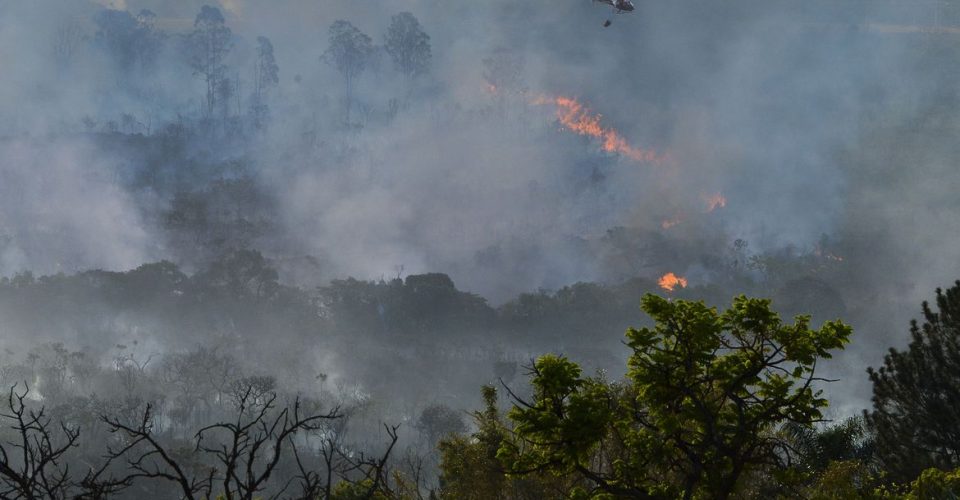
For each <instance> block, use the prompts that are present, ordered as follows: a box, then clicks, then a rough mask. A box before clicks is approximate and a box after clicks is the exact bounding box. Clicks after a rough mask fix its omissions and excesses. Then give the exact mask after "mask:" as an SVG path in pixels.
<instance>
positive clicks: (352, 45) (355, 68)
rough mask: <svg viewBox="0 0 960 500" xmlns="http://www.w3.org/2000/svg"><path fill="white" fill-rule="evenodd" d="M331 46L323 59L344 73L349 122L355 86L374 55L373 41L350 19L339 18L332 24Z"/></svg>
mask: <svg viewBox="0 0 960 500" xmlns="http://www.w3.org/2000/svg"><path fill="white" fill-rule="evenodd" d="M329 41H330V46H329V47H328V48H327V51H326V52H324V54H323V60H324V61H326V62H327V64H330V65H332V66H333V67H335V68H336V69H337V71H339V72H340V74H341V75H343V81H344V85H345V89H346V110H347V111H346V112H347V122H348V123H349V121H350V107H351V106H352V104H353V87H354V84H355V82H356V80H357V78H358V77H359V76H360V75H361V74H363V72H364V70H366V69H367V66H368V65H369V64H370V61H371V59H372V57H373V53H374V48H373V41H372V40H371V38H370V37H369V36H367V35H366V34H365V33H363V32H362V31H360V30H359V29H358V28H357V27H356V26H354V25H353V24H351V23H350V22H348V21H344V20H342V19H341V20H337V21H334V22H333V24H331V25H330V30H329Z"/></svg>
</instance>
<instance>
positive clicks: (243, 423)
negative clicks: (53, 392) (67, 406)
mask: <svg viewBox="0 0 960 500" xmlns="http://www.w3.org/2000/svg"><path fill="white" fill-rule="evenodd" d="M276 400H277V395H276V393H266V394H260V393H259V392H258V391H257V390H256V388H254V387H253V386H251V385H248V386H247V387H246V389H244V390H243V391H242V393H241V394H239V396H238V399H237V401H236V403H237V410H236V415H235V418H234V419H233V420H231V421H222V422H218V423H215V424H212V425H208V426H206V427H204V428H202V429H200V430H199V431H198V432H197V433H196V435H195V437H194V439H195V443H196V445H195V453H194V455H197V454H200V455H206V456H208V457H212V458H213V459H214V460H213V461H214V463H215V465H209V466H205V467H191V466H190V464H189V463H187V461H186V459H185V458H184V457H181V456H178V455H179V453H178V452H177V450H174V449H172V448H171V447H170V446H169V445H167V444H165V443H164V442H163V441H162V440H161V439H159V438H158V436H157V433H156V432H155V430H154V425H155V416H154V414H153V413H152V408H151V406H150V405H147V407H146V410H145V411H144V412H143V415H142V418H141V419H140V420H139V422H136V423H127V422H124V421H122V420H121V419H119V418H116V417H111V416H104V417H103V422H104V423H105V424H106V425H107V426H108V427H109V428H110V430H111V432H113V433H115V434H117V435H119V436H121V437H122V441H121V442H122V443H123V444H122V446H120V447H118V448H115V449H111V450H110V451H109V452H108V456H109V457H110V458H111V459H119V458H120V457H128V458H127V464H128V467H129V470H130V472H129V477H130V478H146V479H154V480H163V481H169V482H172V483H174V484H176V485H177V486H178V487H179V489H180V492H181V494H182V496H183V498H187V499H191V500H192V499H195V498H210V497H211V496H212V493H213V492H218V493H220V494H221V495H222V496H223V498H226V499H241V500H253V499H254V498H259V497H260V493H261V492H262V491H263V490H264V489H266V487H267V485H268V481H269V480H270V478H271V475H272V474H273V472H274V470H275V469H276V468H277V465H278V464H279V463H280V460H281V458H282V457H283V456H284V455H285V449H286V447H288V446H289V447H293V446H294V441H293V438H294V436H295V435H297V434H298V433H304V432H308V431H312V430H316V429H320V428H321V427H320V426H321V424H322V423H323V421H326V420H333V419H338V418H340V415H339V413H338V411H339V409H338V408H334V409H333V410H331V411H329V412H326V413H309V414H307V413H304V411H303V407H302V405H301V401H300V399H299V398H296V399H295V400H294V401H293V404H292V405H290V406H288V407H284V408H278V407H277V402H276ZM197 452H199V453H197ZM201 470H202V471H203V472H199V471H201ZM286 484H287V485H289V484H290V483H289V482H287V483H286ZM283 489H286V487H283ZM283 489H281V491H280V493H282V492H283ZM278 495H279V493H278Z"/></svg>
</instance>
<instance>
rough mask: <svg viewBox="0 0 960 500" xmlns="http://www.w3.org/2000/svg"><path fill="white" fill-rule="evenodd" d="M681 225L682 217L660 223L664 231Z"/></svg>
mask: <svg viewBox="0 0 960 500" xmlns="http://www.w3.org/2000/svg"><path fill="white" fill-rule="evenodd" d="M679 223H680V217H674V218H672V219H667V220H664V221H663V222H661V223H660V227H661V228H663V229H670V228H671V227H673V226H676V225H677V224H679Z"/></svg>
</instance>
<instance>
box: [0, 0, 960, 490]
mask: <svg viewBox="0 0 960 500" xmlns="http://www.w3.org/2000/svg"><path fill="white" fill-rule="evenodd" d="M636 3H637V5H638V9H637V11H636V12H634V13H633V14H630V15H618V16H615V17H613V18H612V19H613V23H612V25H611V26H609V27H604V26H603V21H604V20H605V19H606V18H607V17H610V15H609V14H610V13H609V12H608V11H607V10H606V7H602V6H601V5H598V4H592V2H587V1H577V2H573V1H571V2H555V1H547V0H538V1H526V2H516V1H502V2H501V1H492V2H455V3H451V2H442V1H436V0H410V1H403V2H386V1H370V2H310V1H300V0H295V1H290V2H282V3H278V4H274V3H268V2H247V1H226V0H224V1H222V2H220V3H213V2H211V3H210V4H209V5H205V4H204V3H203V2H194V1H191V0H183V1H176V2H159V1H157V2H154V1H149V0H139V1H135V0H127V1H123V2H105V1H101V2H95V1H76V2H74V1H54V0H40V1H36V2H16V1H13V0H7V1H3V0H0V61H2V62H3V64H2V68H3V69H2V71H3V74H4V77H3V80H2V82H0V275H2V276H5V277H4V278H2V280H0V335H2V337H0V338H2V346H0V347H2V348H3V352H2V354H0V383H2V385H3V386H5V387H10V386H13V389H12V392H11V393H10V394H11V398H10V401H9V404H8V405H7V406H8V407H9V409H10V410H11V411H12V412H13V413H12V414H11V415H12V416H13V417H15V416H16V415H17V413H16V411H15V410H16V409H17V408H21V409H25V410H24V411H25V412H26V413H23V415H27V416H28V417H29V414H28V413H29V412H28V410H32V411H39V408H41V407H42V408H44V409H45V412H46V413H45V414H44V417H43V419H41V420H43V421H46V420H45V419H47V418H49V419H50V420H49V422H61V421H62V422H66V424H65V427H64V428H63V429H62V431H63V432H61V433H60V434H58V435H57V436H56V439H54V441H56V442H67V443H72V441H71V438H70V436H71V435H72V434H71V433H72V432H74V429H79V430H80V432H81V434H80V436H81V437H80V438H77V441H76V443H73V444H75V445H76V446H72V447H68V449H64V450H63V456H58V457H57V460H56V461H57V462H58V463H60V464H67V463H69V464H73V465H72V466H71V467H72V469H73V470H74V471H75V473H74V474H73V475H72V476H70V478H69V480H66V479H65V480H64V484H67V483H69V484H70V485H71V487H72V488H73V487H75V488H79V489H83V488H86V489H87V490H89V491H90V492H99V493H96V494H111V493H115V494H116V495H118V496H119V497H121V498H124V497H126V496H130V497H133V496H140V497H142V496H143V495H148V496H150V497H156V498H161V497H163V495H167V496H169V497H171V498H179V497H180V496H182V494H183V493H184V491H188V490H189V491H192V492H193V493H192V494H194V495H197V497H202V495H203V494H204V491H206V494H210V491H208V490H204V488H207V487H209V486H210V484H209V478H208V477H207V476H205V474H207V472H208V469H209V466H210V464H214V463H218V460H220V462H219V463H220V466H221V468H220V469H218V471H215V472H214V473H213V474H214V476H216V477H218V478H219V477H221V475H222V474H224V469H223V467H229V464H228V463H227V462H229V460H227V459H226V458H223V457H220V456H219V455H217V453H219V452H218V451H217V450H219V449H220V448H219V447H218V445H219V444H222V443H227V442H230V439H233V438H236V436H237V435H238V434H237V433H238V432H240V431H238V430H237V429H236V428H227V427H217V428H212V429H211V428H207V430H206V431H204V432H206V433H207V435H208V438H207V439H208V440H207V441H203V440H202V439H200V441H198V440H197V439H198V438H200V437H203V436H201V434H203V432H201V434H198V431H200V430H201V429H204V428H205V426H208V425H210V424H211V423H214V422H234V421H236V422H255V423H256V424H255V425H254V427H256V428H259V427H257V426H259V425H260V424H262V423H265V422H267V423H271V422H274V421H275V420H273V419H277V418H279V420H276V422H279V423H278V425H277V426H276V427H274V428H272V429H273V430H271V431H270V432H265V433H263V434H260V435H259V437H258V438H256V439H261V440H262V441H261V442H260V444H258V445H257V447H261V446H262V447H263V449H267V448H269V449H270V450H271V451H269V452H265V453H266V454H265V455H264V456H268V457H269V454H270V453H273V450H281V451H283V453H282V454H281V455H282V456H280V455H278V456H279V457H280V458H278V461H277V462H272V463H273V464H274V465H272V466H271V467H275V469H269V470H268V472H267V473H266V474H265V475H261V476H257V475H256V474H254V473H253V472H250V473H249V474H252V476H249V477H248V478H247V479H245V480H242V479H240V478H237V479H236V481H237V486H236V487H235V490H236V491H237V492H241V491H245V492H246V493H243V494H241V493H237V494H238V495H239V497H240V498H253V497H254V496H255V495H260V494H263V493H264V492H266V494H273V493H279V492H280V491H281V490H283V494H285V495H288V496H292V497H297V495H298V494H299V493H295V490H296V488H295V487H294V486H293V485H294V484H296V485H298V486H297V488H299V487H302V488H303V492H305V493H302V495H303V496H311V495H312V496H314V497H316V496H319V495H321V494H324V492H325V494H326V496H327V497H329V496H330V495H331V490H330V489H327V488H331V489H332V488H335V487H336V484H337V482H338V481H340V480H342V481H344V482H343V484H347V485H352V486H350V487H357V488H361V489H362V488H369V484H370V481H374V484H375V485H376V484H379V483H389V482H391V481H394V483H391V484H393V487H394V488H395V489H397V490H398V491H399V490H402V489H403V488H409V491H417V492H426V491H429V490H430V489H431V488H433V489H436V485H437V481H438V479H437V474H438V458H437V455H436V453H435V446H436V444H437V442H438V441H439V440H440V439H441V437H443V436H445V435H447V434H449V433H464V432H467V431H468V429H471V426H472V425H473V422H472V420H471V419H470V418H469V416H470V413H469V412H471V411H472V410H474V409H475V408H478V407H479V406H480V404H481V399H480V391H479V388H480V386H481V385H483V384H488V383H493V384H499V383H500V382H503V383H505V384H507V385H509V386H511V387H514V388H517V389H516V390H517V391H520V392H519V393H520V394H523V391H524V390H525V389H523V388H522V386H523V385H524V383H525V377H526V375H527V368H525V367H527V366H528V365H529V363H530V361H531V360H532V359H533V358H536V357H537V356H540V355H541V354H543V353H549V352H552V353H562V354H565V355H568V356H570V357H571V358H572V359H576V360H578V361H580V362H581V363H582V365H583V367H584V368H585V369H586V370H587V371H590V372H591V373H592V372H598V373H604V374H605V376H606V377H610V378H612V379H616V378H617V377H620V376H622V375H623V370H624V368H623V367H624V366H625V363H624V362H625V361H626V359H627V354H626V352H625V351H624V348H623V343H622V339H623V335H622V334H623V331H624V330H625V329H626V328H627V327H629V326H638V325H642V324H646V322H648V321H649V320H648V319H647V318H645V317H643V316H642V315H641V314H640V313H639V311H638V310H637V305H638V304H639V302H640V298H641V297H642V296H643V294H644V293H648V292H653V293H659V294H662V295H666V296H669V297H671V298H675V299H701V300H704V301H706V302H707V303H708V304H711V305H723V304H727V303H729V299H730V297H732V296H735V295H738V294H747V295H751V296H762V297H770V298H772V299H773V305H774V307H775V308H776V309H777V310H778V311H779V312H780V313H781V314H783V315H784V316H786V317H790V316H793V315H795V314H811V315H812V316H813V320H814V323H816V324H819V323H820V322H822V321H825V320H828V319H836V318H843V319H844V320H845V321H847V322H849V323H850V324H852V325H853V327H854V330H855V332H856V333H855V336H854V340H853V343H852V345H851V347H850V348H848V349H847V350H846V351H844V352H843V353H842V354H840V355H838V356H837V357H836V358H835V359H833V360H831V361H830V362H829V363H827V364H826V366H825V367H824V368H825V371H826V373H827V375H828V376H830V377H836V378H840V379H842V382H840V383H838V384H832V385H831V386H829V387H825V389H826V390H827V394H828V395H829V396H830V398H831V401H832V407H831V410H830V411H831V412H832V413H831V414H832V415H833V416H837V417H843V416H847V415H850V414H853V413H855V412H858V411H859V410H860V409H861V408H864V407H865V406H867V404H868V401H867V395H866V394H867V392H866V391H867V390H868V387H869V384H868V382H869V380H868V378H867V377H866V376H865V374H864V373H863V370H864V367H865V366H870V365H878V364H879V363H880V362H881V360H882V355H883V353H884V352H885V351H886V350H887V348H888V347H890V346H891V345H893V346H902V345H904V344H906V342H907V341H908V340H909V338H908V335H907V328H906V327H907V323H908V320H909V318H910V317H911V315H912V314H913V311H914V310H915V309H916V305H917V304H918V303H919V302H920V301H921V300H923V299H924V298H927V297H928V296H929V295H930V292H931V291H932V290H933V289H934V288H936V287H938V286H943V285H946V284H949V283H951V282H952V280H953V279H954V278H956V277H957V274H958V273H957V265H956V263H957V262H958V257H960V255H958V253H960V245H958V241H957V236H956V235H957V234H960V233H958V231H957V229H958V228H957V227H956V225H957V224H958V222H957V221H960V218H958V217H957V211H958V208H960V207H958V199H957V197H956V196H955V191H956V190H955V186H957V185H958V183H960V178H958V174H957V169H956V168H955V158H956V153H957V151H956V141H955V137H956V135H957V132H958V130H960V122H958V120H957V118H956V117H957V111H958V105H960V94H958V89H957V87H956V84H955V80H956V75H957V74H958V73H960V63H958V59H957V58H956V57H955V54H956V48H957V46H958V44H960V27H958V26H960V5H956V4H955V3H954V2H952V1H948V2H939V3H936V2H929V3H928V2H893V1H890V2H886V1H878V2H865V1H855V0H845V1H842V2H802V3H798V2H780V1H773V2H771V1H759V0H758V1H753V0H737V1H734V2H723V3H718V2H709V1H691V2H642V1H638V2H636ZM908 4H909V5H908ZM17 395H23V396H22V399H18V397H17ZM18 405H19V406H18ZM285 408H286V413H282V412H283V411H284V409H285ZM294 409H296V410H297V411H296V417H297V418H301V417H302V418H307V419H308V420H307V421H302V419H301V420H297V418H291V415H294V413H295V412H294ZM312 417H316V418H315V419H312V420H311V419H310V418H312ZM11 418H12V417H11ZM384 424H385V425H386V426H384ZM138 425H139V426H138ZM238 425H239V424H238ZM397 425H398V426H399V427H396V428H395V427H394V426H397ZM22 427H23V426H22ZM26 427H29V426H26ZM254 427H251V428H250V429H253V428H254ZM268 427H269V425H268ZM45 428H46V427H45ZM50 429H53V432H54V434H57V433H58V432H60V430H58V428H56V427H50ZM248 430H249V429H248ZM288 430H289V431H290V433H291V434H290V435H286V434H283V432H284V431H288ZM25 432H26V431H25ZM31 432H32V431H31ZM244 432H246V431H244ZM251 432H252V431H251ZM64 433H65V434H64ZM241 434H242V433H241ZM24 436H26V434H24ZM231 436H232V438H231ZM245 436H246V435H245ZM250 436H252V434H251V435H250ZM250 436H246V437H245V438H244V439H247V438H250V439H253V438H251V437H250ZM147 438H149V439H147ZM256 439H254V440H253V441H244V442H254V441H256ZM218 440H219V441H218ZM221 441H222V443H221ZM241 441H242V440H241ZM198 442H202V443H204V444H203V446H200V445H198ZM105 443H109V450H110V451H106V448H104V445H105ZM131 443H132V446H133V448H130V449H129V450H126V451H124V446H126V445H128V444H131ZM210 443H217V444H210ZM208 445H209V446H208ZM151 447H153V448H151ZM205 447H209V449H207V450H206V451H203V449H205ZM285 447H286V448H285ZM160 449H162V450H163V451H164V453H159V451H158V450H160ZM151 450H152V453H151ZM190 450H193V451H190ZM292 450H301V453H300V454H299V455H297V454H292ZM52 451H56V450H53V449H49V450H47V452H52ZM245 451H249V449H244V451H241V452H238V453H240V455H242V454H243V453H244V452H245ZM168 452H169V453H171V454H176V453H180V455H177V456H179V457H180V460H181V461H180V462H179V463H182V464H187V463H188V462H185V461H184V460H189V467H186V466H185V467H186V469H189V470H186V469H185V470H184V471H183V473H182V474H183V476H182V477H181V476H178V477H176V478H174V480H172V481H164V480H163V479H165V478H164V477H156V476H160V475H161V474H160V473H159V472H158V471H164V470H166V469H165V468H164V467H166V465H165V464H167V463H166V462H164V460H165V459H164V458H163V457H164V456H165V455H166V454H167V453H168ZM137 453H140V455H137ZM137 456H145V457H147V458H146V459H144V461H142V462H135V459H136V457H137ZM238 456H239V455H238ZM234 458H236V457H234ZM247 458H249V462H250V463H256V464H260V465H261V466H264V467H266V465H264V464H270V463H271V462H270V460H269V459H267V460H266V461H263V460H262V459H261V458H255V457H252V456H251V457H247ZM247 458H242V459H240V458H238V459H237V460H241V461H244V460H247ZM131 461H134V462H131ZM27 462H29V461H27ZM131 464H133V469H131ZM21 465H23V466H24V467H28V468H29V466H30V463H25V464H21ZM100 467H102V468H100ZM137 467H141V469H140V472H139V473H138V474H139V475H140V476H143V477H132V476H130V475H129V474H128V473H127V472H125V471H129V470H138V469H137ZM88 470H89V471H90V473H89V474H88V475H87V476H86V477H84V474H87V471H88ZM318 471H319V472H318ZM323 471H325V472H323ZM390 471H402V473H400V474H399V475H396V474H393V473H392V472H390ZM27 475H28V476H29V475H30V474H27ZM228 476H229V475H228ZM254 476H256V477H254ZM210 477H213V476H210ZM250 477H253V479H250ZM398 477H403V478H405V479H404V481H406V482H407V483H410V484H412V486H410V484H406V483H403V481H401V482H400V483H397V482H396V481H398V479H397V478H398ZM257 478H259V479H260V481H259V482H258V481H257V480H256V479H257ZM291 478H295V479H291ZM338 478H339V479H338ZM150 479H159V480H156V481H151V480H150ZM166 479H169V478H166ZM192 481H193V482H192ZM204 481H207V482H204ZM244 481H246V483H244ZM364 481H367V482H364ZM53 482H54V483H55V481H53ZM184 482H186V483H189V484H188V486H189V488H188V487H185V486H183V485H184ZM241 483H243V485H241ZM288 483H289V484H288ZM401 483H403V484H401ZM405 484H406V485H405ZM54 486H56V485H54ZM284 486H287V489H283V488H284ZM45 487H51V486H49V485H48V486H44V485H40V484H38V485H37V486H36V488H37V489H36V490H35V491H34V493H33V494H34V495H35V496H34V497H35V498H40V497H43V496H44V495H48V494H50V493H49V491H45V490H43V488H45ZM121 487H122V488H121ZM309 488H314V489H312V490H311V489H309ZM226 489H227V490H229V489H230V488H229V487H226ZM114 490H116V491H115V492H114ZM50 491H52V490H50ZM296 491H300V490H296ZM358 491H359V490H358ZM364 491H366V490H364ZM369 491H370V492H372V491H373V489H370V490H369ZM91 494H93V493H91ZM213 494H216V491H213ZM246 494H249V495H248V496H243V495H246Z"/></svg>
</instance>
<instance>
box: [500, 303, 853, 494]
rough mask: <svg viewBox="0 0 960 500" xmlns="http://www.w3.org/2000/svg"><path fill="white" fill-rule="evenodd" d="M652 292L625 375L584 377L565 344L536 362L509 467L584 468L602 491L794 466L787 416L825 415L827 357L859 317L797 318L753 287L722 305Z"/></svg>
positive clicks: (725, 479) (745, 478) (811, 418)
mask: <svg viewBox="0 0 960 500" xmlns="http://www.w3.org/2000/svg"><path fill="white" fill-rule="evenodd" d="M641 304H642V308H643V310H644V311H646V312H647V314H649V315H650V316H651V317H652V318H653V319H654V320H655V325H654V326H653V327H652V328H640V329H635V328H630V329H629V330H628V331H627V344H628V346H629V347H630V348H631V349H632V350H633V353H632V355H631V356H630V358H629V361H628V370H627V375H626V378H625V380H624V381H623V382H619V383H611V382H608V381H606V380H604V379H603V378H602V377H594V378H586V377H583V376H582V373H581V369H580V367H579V366H578V365H577V364H576V363H573V362H572V361H570V360H568V359H566V358H564V357H562V356H554V355H546V356H543V357H541V358H540V359H538V360H537V361H536V362H535V364H534V366H533V367H532V376H533V378H532V386H533V395H532V399H531V400H530V401H525V400H523V399H521V398H520V397H517V396H514V398H515V400H516V404H515V405H514V407H513V408H512V409H511V410H510V412H509V414H508V415H509V419H510V421H511V422H512V423H513V426H514V428H513V432H512V433H511V436H510V439H508V440H505V441H504V443H503V444H502V445H501V447H500V449H499V451H498V457H499V458H500V460H502V462H503V463H504V464H505V466H506V468H507V470H508V471H509V472H511V473H513V474H521V475H522V474H527V473H532V472H551V473H554V474H559V475H561V476H576V477H581V478H583V479H585V480H586V481H588V484H589V488H586V489H585V490H584V492H583V494H584V495H590V496H593V497H595V498H603V497H606V496H609V495H614V496H617V497H625V498H677V497H681V498H730V497H731V496H733V495H735V494H745V493H746V490H748V489H749V488H752V487H753V485H754V484H755V481H753V480H750V478H751V477H756V476H758V475H763V474H770V473H776V472H777V471H778V470H783V468H784V466H785V465H786V463H785V459H786V458H787V457H789V455H790V453H791V451H790V449H789V447H788V442H787V439H786V436H784V434H783V432H782V428H783V426H784V425H785V424H788V423H789V424H793V425H803V426H809V425H812V424H813V423H815V422H818V421H821V420H822V414H821V411H820V410H821V409H822V408H824V407H825V406H826V405H827V401H826V400H825V399H823V398H822V397H820V391H819V390H817V388H816V384H817V383H818V382H821V381H823V379H822V378H819V377H817V376H816V367H817V363H818V361H819V360H820V359H824V358H829V357H830V351H832V350H835V349H840V348H842V347H843V346H844V344H846V343H847V342H848V339H849V336H850V334H851V329H850V327H849V326H847V325H845V324H843V323H841V322H839V321H834V322H827V323H825V324H824V325H823V326H822V327H821V328H819V329H811V328H810V326H809V317H806V316H798V317H796V318H795V322H794V323H793V324H786V323H784V322H782V321H781V320H780V318H779V316H778V315H777V313H775V312H774V311H773V310H772V309H771V308H770V301H769V300H764V299H751V298H747V297H744V296H740V297H737V298H735V299H734V301H733V305H732V307H730V308H729V309H728V310H726V311H724V312H722V313H721V312H718V311H717V309H715V308H710V307H707V306H706V305H705V304H704V303H703V302H690V301H683V300H677V301H670V300H667V299H664V298H661V297H658V296H655V295H650V294H648V295H646V296H644V297H643V299H642V301H641Z"/></svg>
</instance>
